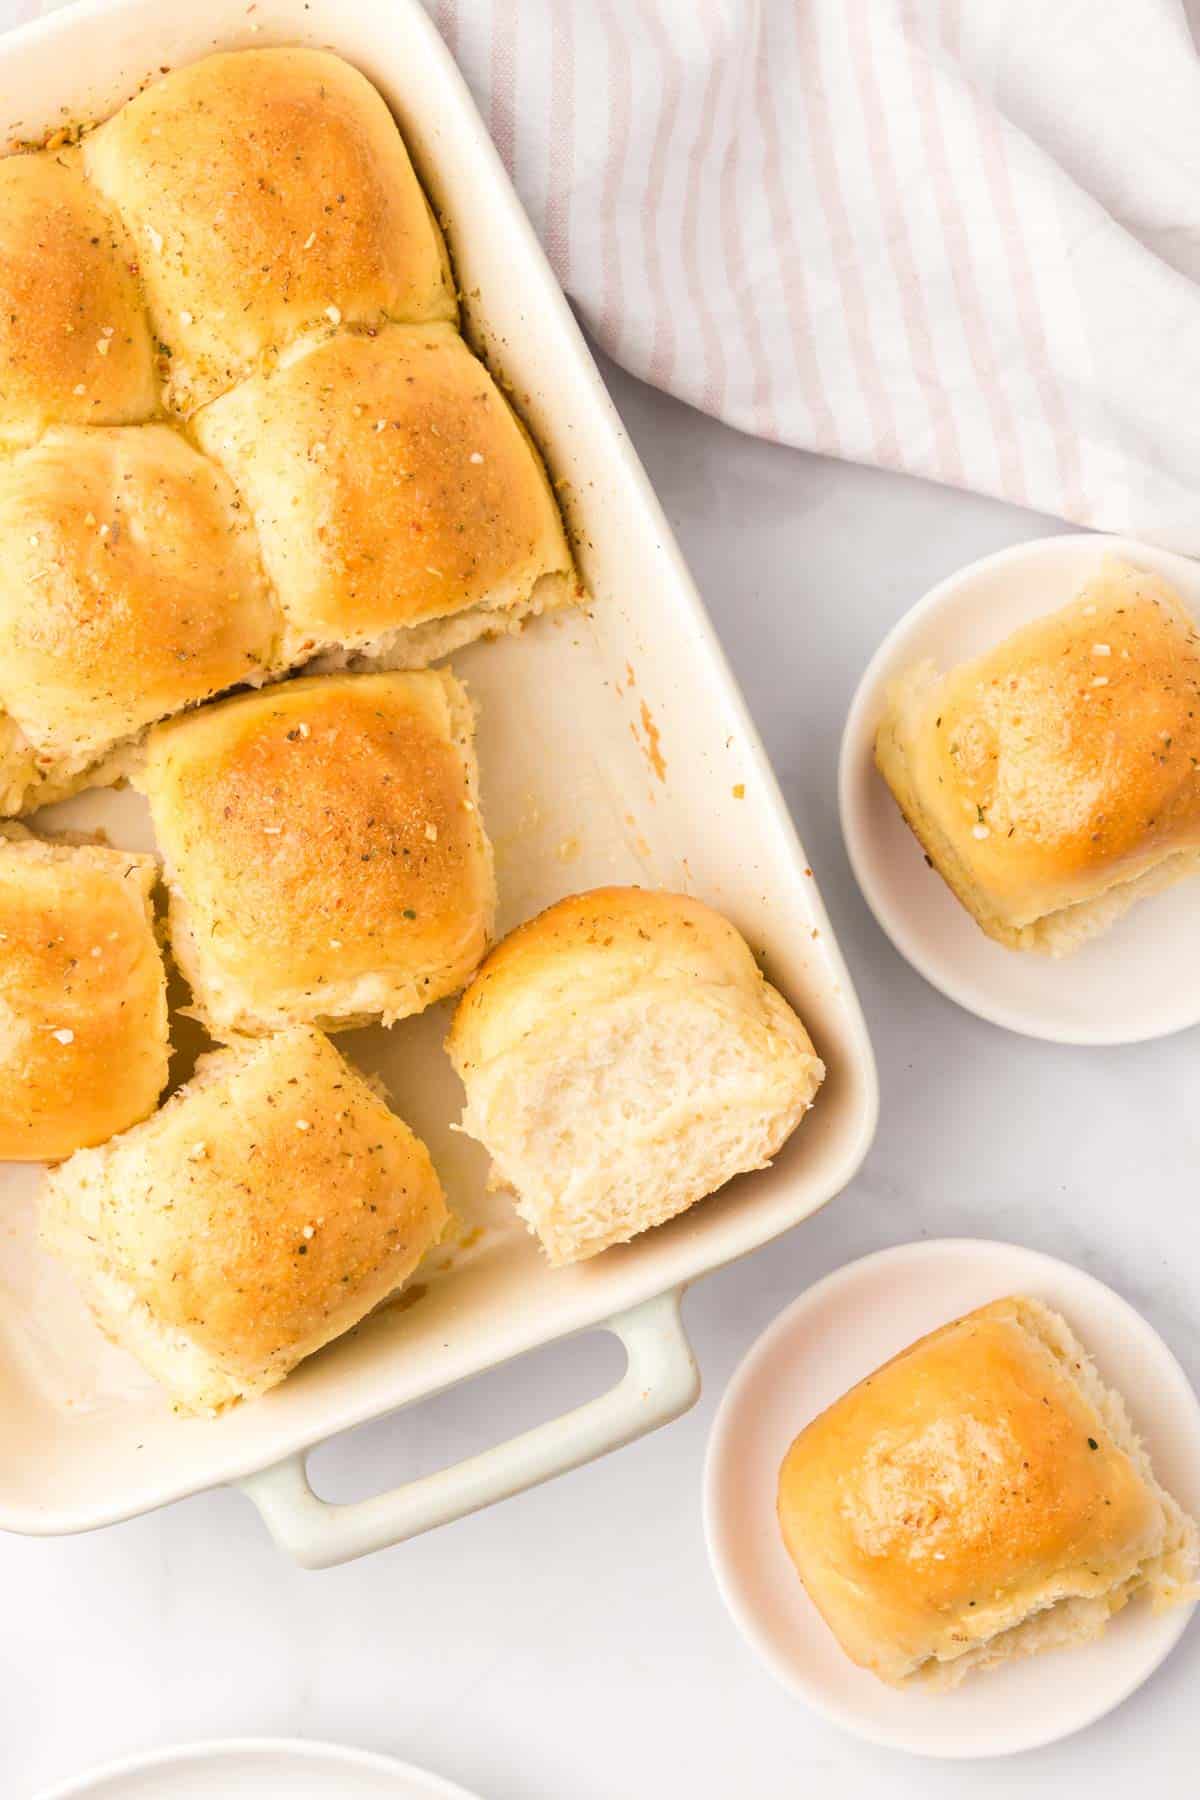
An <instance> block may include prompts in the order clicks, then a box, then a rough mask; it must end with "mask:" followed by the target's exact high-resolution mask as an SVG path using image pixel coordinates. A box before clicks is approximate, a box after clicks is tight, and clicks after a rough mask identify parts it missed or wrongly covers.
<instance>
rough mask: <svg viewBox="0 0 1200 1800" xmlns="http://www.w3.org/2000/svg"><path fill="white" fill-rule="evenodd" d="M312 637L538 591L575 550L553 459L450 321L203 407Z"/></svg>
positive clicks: (348, 348) (200, 426) (284, 595)
mask: <svg viewBox="0 0 1200 1800" xmlns="http://www.w3.org/2000/svg"><path fill="white" fill-rule="evenodd" d="M195 425H196V431H197V435H198V436H199V438H200V441H201V443H202V444H203V445H204V447H205V449H206V450H208V452H209V453H210V454H211V455H212V456H214V457H216V458H217V460H218V461H219V462H220V463H221V464H222V465H223V466H224V467H225V468H226V469H227V470H228V471H229V473H230V474H231V476H232V477H233V479H234V480H235V481H236V483H237V484H238V487H239V488H240V489H241V491H242V492H243V493H244V494H245V495H246V497H247V499H248V501H249V504H250V507H251V510H252V512H253V514H254V518H255V523H256V524H257V527H258V532H259V538H260V541H261V543H262V547H263V557H264V560H265V562H266V565H267V568H268V571H269V572H270V574H271V577H272V579H273V580H274V582H275V586H276V589H277V591H278V594H279V598H280V602H281V604H282V606H283V609H284V612H285V613H286V614H287V618H288V621H289V624H290V626H291V628H292V632H293V634H295V635H296V636H297V637H298V638H299V639H300V640H301V641H302V643H304V644H307V647H308V648H310V649H311V648H313V647H315V646H319V645H323V644H329V643H334V644H349V645H354V644H362V643H365V642H367V641H369V640H372V639H376V638H378V637H380V636H382V635H384V634H386V633H388V632H390V631H394V630H396V629H397V628H398V627H406V626H412V625H417V624H420V623H422V622H424V621H426V620H430V619H439V618H446V617H449V616H451V615H453V614H455V613H459V612H462V611H464V610H465V609H466V608H468V607H472V606H480V605H483V606H488V607H495V608H496V609H497V610H498V612H502V611H503V610H504V608H505V607H507V606H510V605H512V604H513V603H515V602H519V601H522V600H525V599H527V598H528V596H529V595H530V594H531V592H532V590H533V588H534V586H535V584H536V583H537V581H538V580H539V578H540V577H541V576H543V575H546V574H549V573H553V572H563V573H566V572H567V571H569V570H570V567H571V558H570V553H569V551H568V549H567V545H566V539H565V537H564V535H563V529H562V522H561V520H560V518H559V514H558V508H557V506H556V505H555V502H554V496H553V494H552V493H551V492H550V487H549V484H548V482H547V480H546V474H545V470H544V469H543V468H542V465H541V462H540V460H539V458H538V455H537V452H536V450H534V448H533V446H532V444H531V443H530V442H529V439H528V437H527V436H526V434H525V433H524V431H523V430H522V429H521V427H520V425H519V424H518V422H517V420H516V418H515V417H514V415H513V413H512V412H511V410H510V409H509V407H508V405H507V403H506V402H505V400H504V398H503V396H502V395H501V394H500V392H499V390H498V389H497V387H496V385H495V383H494V382H493V381H492V379H491V376H490V375H489V374H488V372H487V370H486V369H485V368H484V366H483V364H482V363H481V362H479V361H478V360H477V358H475V357H474V356H472V355H471V352H470V351H469V350H468V349H467V347H466V345H465V344H464V343H463V341H462V339H461V338H460V337H459V336H458V334H457V332H455V331H454V330H453V329H452V328H451V327H450V326H448V325H428V326H407V327H402V326H393V327H390V328H386V329H384V330H381V331H379V332H378V333H376V334H373V335H369V336H363V335H353V334H349V333H345V334H342V335H340V336H338V337H335V338H332V339H330V340H328V341H327V342H325V343H322V344H319V345H318V346H317V347H316V348H315V349H311V350H309V351H308V352H306V353H305V354H303V355H301V356H299V357H297V358H296V359H294V360H291V361H288V362H286V363H285V364H284V365H283V366H281V367H280V368H278V369H276V370H275V371H274V372H273V373H272V374H270V375H264V376H260V377H256V378H255V379H254V380H251V381H247V382H245V383H243V384H242V386H240V387H238V388H236V389H235V390H234V391H233V392H232V393H229V394H226V395H225V396H224V397H223V398H222V399H221V400H218V401H216V402H215V403H214V404H213V405H212V406H209V407H206V408H205V410H204V411H203V412H202V413H200V414H199V416H198V417H197V419H196V421H195Z"/></svg>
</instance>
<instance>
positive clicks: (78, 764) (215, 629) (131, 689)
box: [0, 425, 277, 812]
mask: <svg viewBox="0 0 1200 1800" xmlns="http://www.w3.org/2000/svg"><path fill="white" fill-rule="evenodd" d="M276 617H277V615H276V613H275V608H274V606H273V603H272V601H271V597H270V594H269V592H268V589H267V586H266V582H265V578H264V576H263V573H262V568H261V564H260V562H259V558H258V551H257V546H256V544H255V541H254V536H253V533H252V532H251V531H250V529H249V527H248V524H247V521H246V516H245V512H244V510H242V509H241V508H240V506H239V503H238V499H237V495H236V494H235V492H234V490H233V487H232V485H231V484H230V482H229V480H228V478H227V477H226V476H225V475H223V474H222V473H221V471H220V469H218V468H216V467H215V465H214V464H212V463H211V462H210V461H209V460H208V459H207V458H206V457H203V456H201V455H199V454H198V452H196V451H195V450H193V449H192V448H191V447H190V445H189V444H187V443H186V442H185V441H184V439H183V438H182V437H180V436H179V435H178V433H176V432H174V431H172V430H171V429H170V428H169V427H168V426H166V425H141V426H125V427H120V426H114V427H111V428H107V429H103V430H88V429H86V428H80V427H63V428H57V429H55V430H52V431H49V432H47V433H46V435H45V437H43V438H42V440H41V441H40V443H38V444H37V445H35V446H34V447H33V448H32V449H29V450H23V451H21V452H20V453H19V454H18V455H17V456H15V457H14V458H13V459H12V460H11V461H9V462H7V463H3V464H0V701H2V702H3V705H4V708H5V710H6V712H7V713H8V715H9V717H10V720H11V721H12V727H13V730H12V732H11V735H10V740H9V743H8V744H7V745H6V746H3V748H6V749H7V752H8V755H7V757H6V758H5V759H4V760H3V761H0V781H2V784H3V787H4V788H5V790H6V792H5V796H4V797H5V802H6V810H7V811H9V812H16V811H19V810H22V808H23V807H25V806H29V805H40V804H43V803H44V802H46V801H48V800H51V799H55V798H58V797H60V796H61V794H63V793H69V792H71V791H72V789H73V787H76V786H79V785H83V784H84V782H85V781H86V779H87V778H88V771H90V770H92V769H93V768H94V767H95V765H97V764H98V763H100V762H101V761H103V759H105V758H106V757H107V756H109V755H110V753H111V752H113V751H114V750H116V749H117V748H118V747H119V746H122V745H125V744H127V743H128V742H129V741H131V740H132V739H134V738H135V737H136V736H137V734H138V733H139V732H140V731H141V730H142V729H143V728H144V727H145V726H146V725H147V724H149V723H150V722H151V721H152V720H155V719H159V718H162V717H163V716H164V715H165V714H167V713H172V712H175V711H177V710H178V709H179V708H180V707H184V706H188V705H191V704H193V703H194V702H196V701H199V700H205V699H207V698H208V697H209V696H210V695H212V694H215V693H218V692H219V691H220V690H221V689H222V688H228V687H232V686H234V685H235V684H238V683H241V682H245V681H253V680H259V679H261V678H262V676H263V674H264V672H266V670H267V669H268V667H269V666H270V664H271V661H272V658H273V656H274V653H275V643H276V638H277V626H276Z"/></svg>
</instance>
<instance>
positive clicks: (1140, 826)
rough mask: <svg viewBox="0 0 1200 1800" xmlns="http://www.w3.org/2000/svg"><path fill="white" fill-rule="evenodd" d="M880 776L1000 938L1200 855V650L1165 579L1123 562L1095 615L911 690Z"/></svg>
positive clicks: (1029, 633) (1099, 578) (1096, 587)
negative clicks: (1164, 865) (1169, 863)
mask: <svg viewBox="0 0 1200 1800" xmlns="http://www.w3.org/2000/svg"><path fill="white" fill-rule="evenodd" d="M876 761H877V763H878V765H879V768H880V770H881V772H882V774H883V775H884V777H885V778H886V780H887V781H888V784H889V786H890V787H891V788H892V791H893V793H894V794H895V796H896V799H897V801H898V803H899V805H900V807H901V809H902V811H903V812H904V815H905V818H906V820H907V821H908V823H909V825H910V826H911V828H912V830H913V831H914V833H915V834H916V836H917V837H918V838H919V840H920V842H921V843H922V845H923V846H924V848H925V850H926V851H927V853H928V855H929V857H930V858H931V860H932V862H933V864H934V866H935V867H936V868H937V870H938V872H939V873H940V874H941V875H942V876H943V878H944V879H945V880H946V881H947V882H948V883H949V885H950V886H951V888H952V889H953V890H954V892H955V894H956V895H957V896H958V898H959V899H960V900H961V901H962V903H963V905H964V906H966V907H967V908H968V910H969V911H970V912H972V913H973V914H974V916H975V917H976V919H977V920H978V921H979V923H980V925H982V927H983V929H984V930H985V931H986V932H988V933H989V935H991V936H993V937H995V938H997V939H998V940H999V941H1000V942H1002V943H1007V944H1011V945H1015V946H1017V947H1020V948H1043V947H1046V946H1045V943H1044V942H1043V941H1042V938H1043V937H1044V933H1043V934H1039V932H1038V931H1036V930H1031V929H1030V928H1031V927H1036V926H1037V925H1038V924H1039V922H1041V921H1046V920H1049V919H1051V918H1052V917H1053V916H1054V915H1056V914H1058V913H1060V912H1063V911H1064V909H1067V908H1070V907H1076V906H1082V905H1083V904H1085V903H1088V902H1093V901H1095V900H1097V898H1098V897H1099V896H1101V895H1104V894H1106V893H1108V892H1109V891H1110V890H1112V889H1114V888H1116V887H1119V886H1123V885H1125V884H1131V883H1133V882H1136V881H1138V880H1139V879H1140V878H1141V877H1143V876H1145V875H1146V874H1147V872H1148V871H1151V870H1153V869H1155V868H1156V867H1157V866H1158V865H1160V864H1162V863H1165V862H1167V861H1168V859H1171V858H1176V859H1178V860H1179V863H1180V872H1186V867H1187V866H1190V864H1188V856H1189V855H1190V853H1192V852H1196V851H1198V850H1200V637H1198V636H1197V632H1196V627H1195V624H1194V622H1193V620H1192V619H1191V617H1190V616H1189V614H1188V613H1187V611H1186V610H1185V608H1184V607H1183V604H1182V602H1181V601H1180V599H1179V597H1178V595H1177V594H1175V592H1174V591H1173V590H1172V589H1171V588H1170V587H1168V586H1167V584H1166V583H1165V582H1163V581H1161V580H1159V579H1158V578H1157V577H1156V576H1153V575H1149V574H1147V573H1145V572H1144V571H1142V570H1137V569H1133V568H1130V567H1128V566H1127V565H1125V564H1123V563H1120V562H1118V561H1117V560H1116V559H1115V558H1113V559H1109V560H1108V561H1107V562H1106V563H1105V564H1104V565H1103V566H1102V567H1101V569H1100V571H1099V573H1098V574H1097V575H1096V577H1095V578H1094V579H1093V580H1092V581H1091V582H1089V583H1088V585H1087V586H1086V587H1085V588H1084V589H1083V591H1082V592H1081V593H1080V594H1079V595H1078V597H1077V598H1076V599H1075V600H1074V601H1073V602H1072V603H1071V604H1070V605H1069V606H1067V607H1064V608H1063V609H1062V610H1061V611H1059V612H1057V613H1053V614H1051V615H1050V616H1049V617H1048V618H1044V619H1039V620H1037V621H1035V622H1034V623H1033V624H1031V625H1028V626H1026V627H1025V628H1024V629H1023V630H1021V631H1018V632H1016V633H1014V634H1013V636H1012V637H1010V638H1008V639H1006V640H1005V642H1004V643H1002V644H1000V645H998V646H997V647H996V648H995V649H994V650H991V651H989V652H988V653H987V654H986V655H985V656H982V657H979V658H977V659H976V660H975V661H973V662H970V663H965V664H963V665H962V666H960V667H959V668H957V669H955V670H953V671H951V673H949V674H948V675H945V676H941V677H938V676H935V675H934V673H933V672H932V670H931V669H929V668H928V667H927V666H926V667H924V668H922V669H918V670H916V671H911V672H910V673H909V675H907V676H906V677H904V678H903V679H902V680H901V681H900V682H899V683H897V684H896V686H895V688H894V690H893V693H892V695H891V697H890V703H889V708H888V712H887V715H886V717H885V719H884V721H883V723H882V725H881V726H880V730H879V735H878V739H877V743H876Z"/></svg>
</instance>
